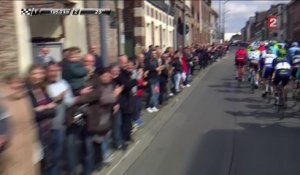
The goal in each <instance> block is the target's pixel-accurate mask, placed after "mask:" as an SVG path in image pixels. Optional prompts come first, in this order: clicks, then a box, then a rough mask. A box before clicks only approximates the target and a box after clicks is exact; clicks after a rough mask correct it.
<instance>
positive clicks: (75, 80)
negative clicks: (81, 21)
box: [62, 47, 88, 95]
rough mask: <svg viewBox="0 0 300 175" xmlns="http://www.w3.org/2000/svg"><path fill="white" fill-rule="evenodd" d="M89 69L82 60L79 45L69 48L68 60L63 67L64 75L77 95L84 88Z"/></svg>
mask: <svg viewBox="0 0 300 175" xmlns="http://www.w3.org/2000/svg"><path fill="white" fill-rule="evenodd" d="M87 73H88V72H87V70H86V69H85V68H84V66H83V64H82V63H81V60H80V49H79V48H78V47H72V48H69V55H68V60H67V62H66V63H65V65H64V67H63V72H62V77H63V79H65V80H66V81H67V82H68V83H69V84H70V86H71V88H72V91H73V93H74V94H75V95H79V94H80V91H81V90H82V89H83V88H84V83H85V79H84V78H85V77H86V75H87Z"/></svg>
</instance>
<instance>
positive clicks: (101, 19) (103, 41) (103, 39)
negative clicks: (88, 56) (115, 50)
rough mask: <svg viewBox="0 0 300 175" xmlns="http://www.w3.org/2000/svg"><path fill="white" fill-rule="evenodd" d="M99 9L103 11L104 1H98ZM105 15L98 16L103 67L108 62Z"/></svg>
mask: <svg viewBox="0 0 300 175" xmlns="http://www.w3.org/2000/svg"><path fill="white" fill-rule="evenodd" d="M99 8H100V9H103V8H105V7H104V1H103V0H99ZM106 17H107V16H106V15H103V14H102V15H99V25H100V43H101V57H102V61H103V64H104V66H107V64H108V60H107V43H106V36H107V32H106V26H107V23H106V19H105V18H106Z"/></svg>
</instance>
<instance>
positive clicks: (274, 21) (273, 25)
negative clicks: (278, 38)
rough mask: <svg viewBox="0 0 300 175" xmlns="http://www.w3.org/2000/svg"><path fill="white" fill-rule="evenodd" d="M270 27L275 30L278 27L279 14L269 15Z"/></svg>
mask: <svg viewBox="0 0 300 175" xmlns="http://www.w3.org/2000/svg"><path fill="white" fill-rule="evenodd" d="M268 28H269V29H273V30H275V29H276V28H277V16H268Z"/></svg>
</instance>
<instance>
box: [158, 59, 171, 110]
mask: <svg viewBox="0 0 300 175" xmlns="http://www.w3.org/2000/svg"><path fill="white" fill-rule="evenodd" d="M160 65H161V68H162V69H161V72H160V75H159V90H160V93H159V104H163V103H164V101H165V100H166V98H167V97H166V95H167V93H168V89H167V85H168V80H169V60H168V54H163V55H162V56H161V59H160Z"/></svg>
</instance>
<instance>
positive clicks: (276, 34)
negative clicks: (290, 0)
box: [264, 4, 287, 42]
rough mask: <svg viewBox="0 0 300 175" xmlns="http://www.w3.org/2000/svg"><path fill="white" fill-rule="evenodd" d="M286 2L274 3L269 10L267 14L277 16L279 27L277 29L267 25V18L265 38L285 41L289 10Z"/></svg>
mask: <svg viewBox="0 0 300 175" xmlns="http://www.w3.org/2000/svg"><path fill="white" fill-rule="evenodd" d="M286 7H287V6H286V4H276V5H272V6H271V7H270V8H269V10H268V11H267V16H276V17H277V27H276V29H273V30H270V29H268V27H267V25H268V24H267V22H268V21H267V20H265V22H264V29H265V33H266V36H265V39H268V40H277V41H280V42H284V41H285V40H286V35H287V30H286V29H287V27H286V26H287V10H286Z"/></svg>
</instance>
